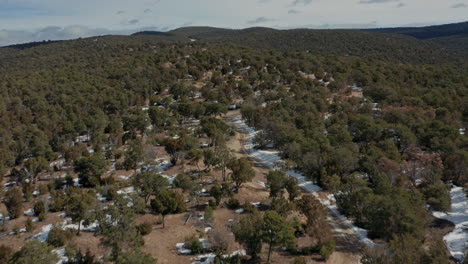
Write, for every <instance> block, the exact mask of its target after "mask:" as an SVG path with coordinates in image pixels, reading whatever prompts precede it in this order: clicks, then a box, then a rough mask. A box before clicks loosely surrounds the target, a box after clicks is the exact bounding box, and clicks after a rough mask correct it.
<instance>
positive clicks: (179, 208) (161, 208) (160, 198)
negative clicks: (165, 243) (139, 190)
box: [151, 191, 187, 228]
mask: <svg viewBox="0 0 468 264" xmlns="http://www.w3.org/2000/svg"><path fill="white" fill-rule="evenodd" d="M151 208H152V209H153V211H154V212H155V213H157V214H161V215H162V217H163V228H164V227H165V225H166V223H165V216H166V215H168V214H176V213H182V212H184V211H185V210H187V209H186V204H185V200H184V197H183V196H182V195H180V194H178V193H176V192H174V191H160V192H158V193H157V194H156V197H155V198H154V199H152V200H151Z"/></svg>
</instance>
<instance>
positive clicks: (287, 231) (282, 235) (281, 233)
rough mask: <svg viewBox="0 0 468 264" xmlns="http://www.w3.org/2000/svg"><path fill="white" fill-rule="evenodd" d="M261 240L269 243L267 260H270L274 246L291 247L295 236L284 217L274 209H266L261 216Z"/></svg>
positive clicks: (293, 244)
mask: <svg viewBox="0 0 468 264" xmlns="http://www.w3.org/2000/svg"><path fill="white" fill-rule="evenodd" d="M261 232H262V240H263V241H264V242H265V243H267V244H268V245H269V250H268V260H267V262H270V256H271V250H272V247H274V246H284V247H287V248H292V247H294V246H295V242H296V237H295V236H294V229H293V228H292V226H291V224H289V223H288V222H287V221H286V219H284V218H283V217H282V216H280V215H279V214H278V213H276V212H275V211H267V212H265V215H264V216H263V226H262V231H261Z"/></svg>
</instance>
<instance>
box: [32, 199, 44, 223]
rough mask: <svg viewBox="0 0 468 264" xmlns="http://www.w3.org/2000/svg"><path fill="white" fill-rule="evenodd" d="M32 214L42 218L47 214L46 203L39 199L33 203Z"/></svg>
mask: <svg viewBox="0 0 468 264" xmlns="http://www.w3.org/2000/svg"><path fill="white" fill-rule="evenodd" d="M33 209H34V215H35V216H38V217H39V218H40V219H42V220H44V219H45V217H46V214H47V210H46V204H45V203H44V201H42V200H39V201H37V202H36V203H35V204H34V207H33Z"/></svg>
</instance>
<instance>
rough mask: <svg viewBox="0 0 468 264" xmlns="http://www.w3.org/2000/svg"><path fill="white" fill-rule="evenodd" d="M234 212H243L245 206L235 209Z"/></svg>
mask: <svg viewBox="0 0 468 264" xmlns="http://www.w3.org/2000/svg"><path fill="white" fill-rule="evenodd" d="M234 212H236V214H242V213H243V212H244V208H239V209H237V210H235V211H234Z"/></svg>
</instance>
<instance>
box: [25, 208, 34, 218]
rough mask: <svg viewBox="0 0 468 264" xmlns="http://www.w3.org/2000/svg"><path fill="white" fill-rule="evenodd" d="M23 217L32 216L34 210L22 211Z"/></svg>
mask: <svg viewBox="0 0 468 264" xmlns="http://www.w3.org/2000/svg"><path fill="white" fill-rule="evenodd" d="M24 215H26V216H34V209H32V208H30V209H28V210H26V211H24Z"/></svg>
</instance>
